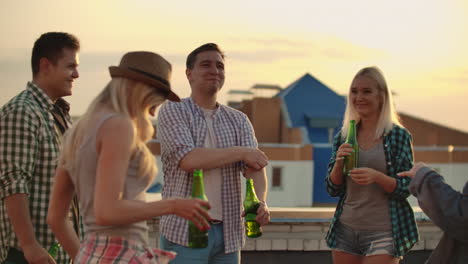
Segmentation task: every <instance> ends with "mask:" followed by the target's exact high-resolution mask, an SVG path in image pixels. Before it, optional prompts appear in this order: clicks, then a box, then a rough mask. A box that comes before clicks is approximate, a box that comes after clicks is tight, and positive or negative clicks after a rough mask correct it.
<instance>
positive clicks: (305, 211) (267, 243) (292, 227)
mask: <svg viewBox="0 0 468 264" xmlns="http://www.w3.org/2000/svg"><path fill="white" fill-rule="evenodd" d="M296 209H297V210H294V208H288V209H287V211H284V208H271V215H272V223H270V224H268V225H266V226H264V227H263V235H262V236H261V237H259V238H255V239H251V238H247V240H246V243H245V246H244V248H243V249H242V250H243V251H329V250H330V249H329V248H328V247H327V245H326V242H325V235H326V233H327V231H328V226H329V224H330V218H329V217H328V216H330V208H323V210H321V209H320V208H296ZM292 215H296V216H300V217H301V218H293V217H291V216H292ZM417 223H418V227H419V236H420V241H419V242H418V243H417V244H416V245H415V246H414V247H413V249H412V250H413V251H417V250H433V249H434V248H435V247H436V246H437V243H438V242H439V239H440V238H441V236H442V231H441V230H440V228H438V227H437V226H435V225H434V224H433V223H432V222H430V221H427V220H419V221H417ZM148 225H149V227H150V243H151V244H152V246H155V247H157V246H158V243H159V219H153V220H151V221H148Z"/></svg>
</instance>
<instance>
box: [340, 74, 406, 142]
mask: <svg viewBox="0 0 468 264" xmlns="http://www.w3.org/2000/svg"><path fill="white" fill-rule="evenodd" d="M358 77H368V78H370V79H372V80H374V81H375V82H376V83H377V90H378V93H379V95H380V96H381V98H382V106H381V110H380V115H379V119H378V121H377V128H376V129H375V135H374V139H378V138H380V137H381V136H382V135H383V134H384V133H386V132H389V131H390V130H391V129H392V127H393V125H398V126H400V127H403V125H402V124H401V123H400V118H399V116H398V113H397V112H396V110H395V105H394V103H393V97H392V92H391V91H390V89H389V88H388V87H387V82H386V81H385V78H384V75H383V73H382V71H381V70H380V69H379V68H377V67H375V66H374V67H366V68H363V69H361V70H360V71H358V73H356V75H355V76H354V78H353V81H352V82H351V85H350V87H349V92H348V98H347V100H346V111H345V115H344V118H343V127H342V129H341V138H342V139H343V140H344V139H346V135H347V134H348V129H349V121H350V120H356V124H358V123H359V122H360V121H361V120H360V117H359V114H358V113H357V112H356V109H354V106H353V104H352V102H351V101H350V94H351V86H352V84H353V82H354V80H356V78H358Z"/></svg>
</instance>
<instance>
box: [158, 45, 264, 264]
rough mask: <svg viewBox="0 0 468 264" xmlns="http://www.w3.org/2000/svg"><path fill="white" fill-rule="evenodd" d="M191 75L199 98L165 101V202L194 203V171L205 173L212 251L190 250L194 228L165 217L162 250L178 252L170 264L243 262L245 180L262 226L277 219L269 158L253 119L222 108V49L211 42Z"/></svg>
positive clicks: (190, 66) (193, 59)
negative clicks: (270, 202) (270, 201)
mask: <svg viewBox="0 0 468 264" xmlns="http://www.w3.org/2000/svg"><path fill="white" fill-rule="evenodd" d="M186 66H187V69H186V75H187V79H188V80H189V83H190V86H191V89H192V93H191V96H190V97H189V98H185V99H183V100H182V101H181V102H180V103H172V102H168V103H165V104H164V105H163V106H162V107H161V109H160V111H159V116H158V123H157V131H158V133H157V134H158V138H159V139H160V142H161V152H162V153H161V160H162V163H163V171H164V187H163V191H162V197H163V199H171V198H174V197H189V196H190V195H191V190H192V179H193V177H192V176H193V175H192V172H193V170H194V169H203V174H204V184H205V192H206V195H207V197H208V200H209V201H210V204H211V209H210V212H209V213H210V216H211V218H212V220H211V228H210V230H209V233H208V247H207V248H204V249H191V248H188V222H187V221H186V220H184V219H182V218H180V217H178V216H176V215H168V216H162V217H161V222H160V231H161V248H163V249H165V250H172V251H176V252H177V253H178V255H177V257H176V259H175V260H173V261H172V262H171V263H176V264H177V263H191V264H193V263H195V264H198V263H200V264H202V263H210V264H218V263H233V264H237V263H240V249H241V248H242V246H243V244H244V241H245V236H244V225H243V219H242V197H241V176H242V174H244V176H245V177H248V178H252V179H253V180H254V185H255V189H256V193H257V195H258V197H259V199H260V200H261V201H262V202H261V206H260V207H259V209H258V212H257V213H258V216H257V221H258V222H259V223H260V224H261V225H264V224H266V223H268V222H269V220H270V214H269V210H268V207H267V205H266V203H265V201H266V197H267V178H266V174H265V170H264V167H265V166H266V165H267V164H268V159H267V157H266V156H265V154H264V153H263V152H262V151H260V150H259V149H258V148H257V146H258V144H257V140H256V138H255V134H254V131H253V128H252V125H251V123H250V121H249V119H248V118H247V116H246V115H245V114H244V113H242V112H240V111H238V110H235V109H233V108H230V107H228V106H225V105H221V104H219V103H217V101H216V100H217V95H218V92H219V91H220V89H221V87H222V86H223V84H224V54H223V52H222V51H221V50H220V49H219V47H218V46H217V45H216V44H213V43H208V44H204V45H202V46H200V47H198V48H197V49H195V50H194V51H192V52H191V53H190V54H189V56H188V57H187V62H186Z"/></svg>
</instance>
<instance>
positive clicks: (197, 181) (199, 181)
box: [189, 170, 208, 248]
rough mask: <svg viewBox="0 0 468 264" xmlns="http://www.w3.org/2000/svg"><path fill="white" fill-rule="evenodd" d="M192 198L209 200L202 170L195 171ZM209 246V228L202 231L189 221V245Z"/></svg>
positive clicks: (197, 246)
mask: <svg viewBox="0 0 468 264" xmlns="http://www.w3.org/2000/svg"><path fill="white" fill-rule="evenodd" d="M192 198H198V199H201V200H205V201H208V198H206V195H205V187H204V186H203V172H202V170H195V171H194V172H193V184H192ZM207 246H208V230H206V231H202V230H200V229H198V228H197V226H196V225H195V224H194V223H192V221H189V247H190V248H206V247H207Z"/></svg>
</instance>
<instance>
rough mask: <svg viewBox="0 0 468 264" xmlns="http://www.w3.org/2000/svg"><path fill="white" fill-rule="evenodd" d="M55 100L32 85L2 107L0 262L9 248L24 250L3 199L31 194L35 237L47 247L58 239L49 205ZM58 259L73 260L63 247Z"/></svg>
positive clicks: (55, 150) (55, 144)
mask: <svg viewBox="0 0 468 264" xmlns="http://www.w3.org/2000/svg"><path fill="white" fill-rule="evenodd" d="M53 106H54V105H53V102H52V101H51V100H50V98H49V97H48V96H47V95H46V94H45V93H44V92H43V91H42V90H41V89H40V88H38V87H37V86H35V85H34V84H33V83H30V82H28V84H27V87H26V90H24V91H22V92H21V93H20V94H18V95H17V96H15V97H14V98H12V99H11V100H10V101H9V102H8V103H6V104H5V105H4V106H3V107H2V108H1V109H0V262H3V261H4V259H5V258H6V255H7V253H8V249H9V248H18V249H19V248H20V245H19V242H18V239H17V237H16V235H15V233H14V232H13V228H12V226H11V224H10V221H9V219H8V216H7V213H6V208H5V204H4V202H3V201H4V198H6V197H8V196H10V195H13V194H17V193H26V194H27V195H28V198H29V208H30V215H31V220H32V224H33V227H34V231H35V235H36V239H37V240H38V242H39V244H40V245H42V246H43V247H44V248H45V249H48V248H49V247H50V246H51V245H52V243H53V242H54V241H55V236H54V234H53V233H52V231H51V230H50V229H49V228H48V225H47V222H46V218H47V208H48V206H49V195H50V193H51V189H52V183H53V176H54V175H55V169H56V165H57V158H58V154H59V146H60V136H59V133H60V132H59V131H57V128H56V127H55V123H54V118H53V116H52V114H51V111H52V109H53ZM56 261H57V263H68V257H67V255H66V253H65V252H64V251H63V249H62V248H61V249H60V252H59V256H58V258H57V260H56Z"/></svg>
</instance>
